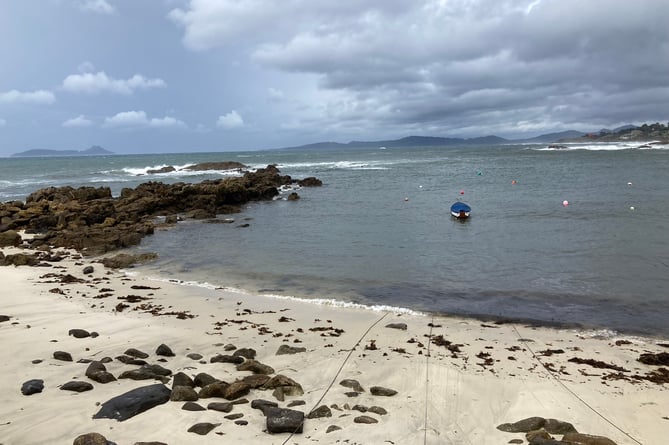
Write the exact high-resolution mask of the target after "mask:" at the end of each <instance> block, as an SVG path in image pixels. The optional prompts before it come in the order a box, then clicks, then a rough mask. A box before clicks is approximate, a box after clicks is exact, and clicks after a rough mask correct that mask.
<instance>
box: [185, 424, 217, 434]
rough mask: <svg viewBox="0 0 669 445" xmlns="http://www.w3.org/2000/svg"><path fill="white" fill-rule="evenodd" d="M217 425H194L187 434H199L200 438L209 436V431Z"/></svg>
mask: <svg viewBox="0 0 669 445" xmlns="http://www.w3.org/2000/svg"><path fill="white" fill-rule="evenodd" d="M219 425H220V423H209V422H202V423H196V424H195V425H193V426H192V427H190V428H188V432H189V433H195V434H199V435H200V436H206V435H207V434H209V432H210V431H211V430H213V429H214V428H216V427H217V426H219Z"/></svg>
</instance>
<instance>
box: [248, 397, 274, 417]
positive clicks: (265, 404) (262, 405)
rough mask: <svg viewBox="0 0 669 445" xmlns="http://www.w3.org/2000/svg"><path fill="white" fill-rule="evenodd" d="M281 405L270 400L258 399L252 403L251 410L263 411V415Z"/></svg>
mask: <svg viewBox="0 0 669 445" xmlns="http://www.w3.org/2000/svg"><path fill="white" fill-rule="evenodd" d="M278 407H279V405H278V404H277V403H276V402H271V401H269V400H263V399H256V400H254V401H252V402H251V408H253V409H259V410H260V411H262V413H263V415H266V414H265V411H267V409H268V408H278Z"/></svg>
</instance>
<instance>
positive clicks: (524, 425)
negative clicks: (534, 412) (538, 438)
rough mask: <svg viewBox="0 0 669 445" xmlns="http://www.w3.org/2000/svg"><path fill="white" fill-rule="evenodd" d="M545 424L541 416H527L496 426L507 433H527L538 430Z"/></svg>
mask: <svg viewBox="0 0 669 445" xmlns="http://www.w3.org/2000/svg"><path fill="white" fill-rule="evenodd" d="M545 424H546V419H544V418H543V417H528V418H527V419H523V420H519V421H518V422H514V423H503V424H501V425H498V426H497V429H498V430H500V431H504V432H507V433H528V432H530V431H536V430H540V429H541V428H542V427H543V426H544V425H545Z"/></svg>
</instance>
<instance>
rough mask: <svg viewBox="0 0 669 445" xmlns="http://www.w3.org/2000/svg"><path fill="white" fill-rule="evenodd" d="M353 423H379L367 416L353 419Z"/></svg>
mask: <svg viewBox="0 0 669 445" xmlns="http://www.w3.org/2000/svg"><path fill="white" fill-rule="evenodd" d="M353 422H355V423H379V421H378V420H376V419H375V418H373V417H369V416H358V417H356V418H355V419H353Z"/></svg>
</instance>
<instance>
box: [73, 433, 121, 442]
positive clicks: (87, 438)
mask: <svg viewBox="0 0 669 445" xmlns="http://www.w3.org/2000/svg"><path fill="white" fill-rule="evenodd" d="M72 445H116V444H115V443H114V442H110V441H108V440H107V439H106V438H105V436H103V435H102V434H100V433H86V434H82V435H81V436H78V437H77V438H76V439H74V442H72Z"/></svg>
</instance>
